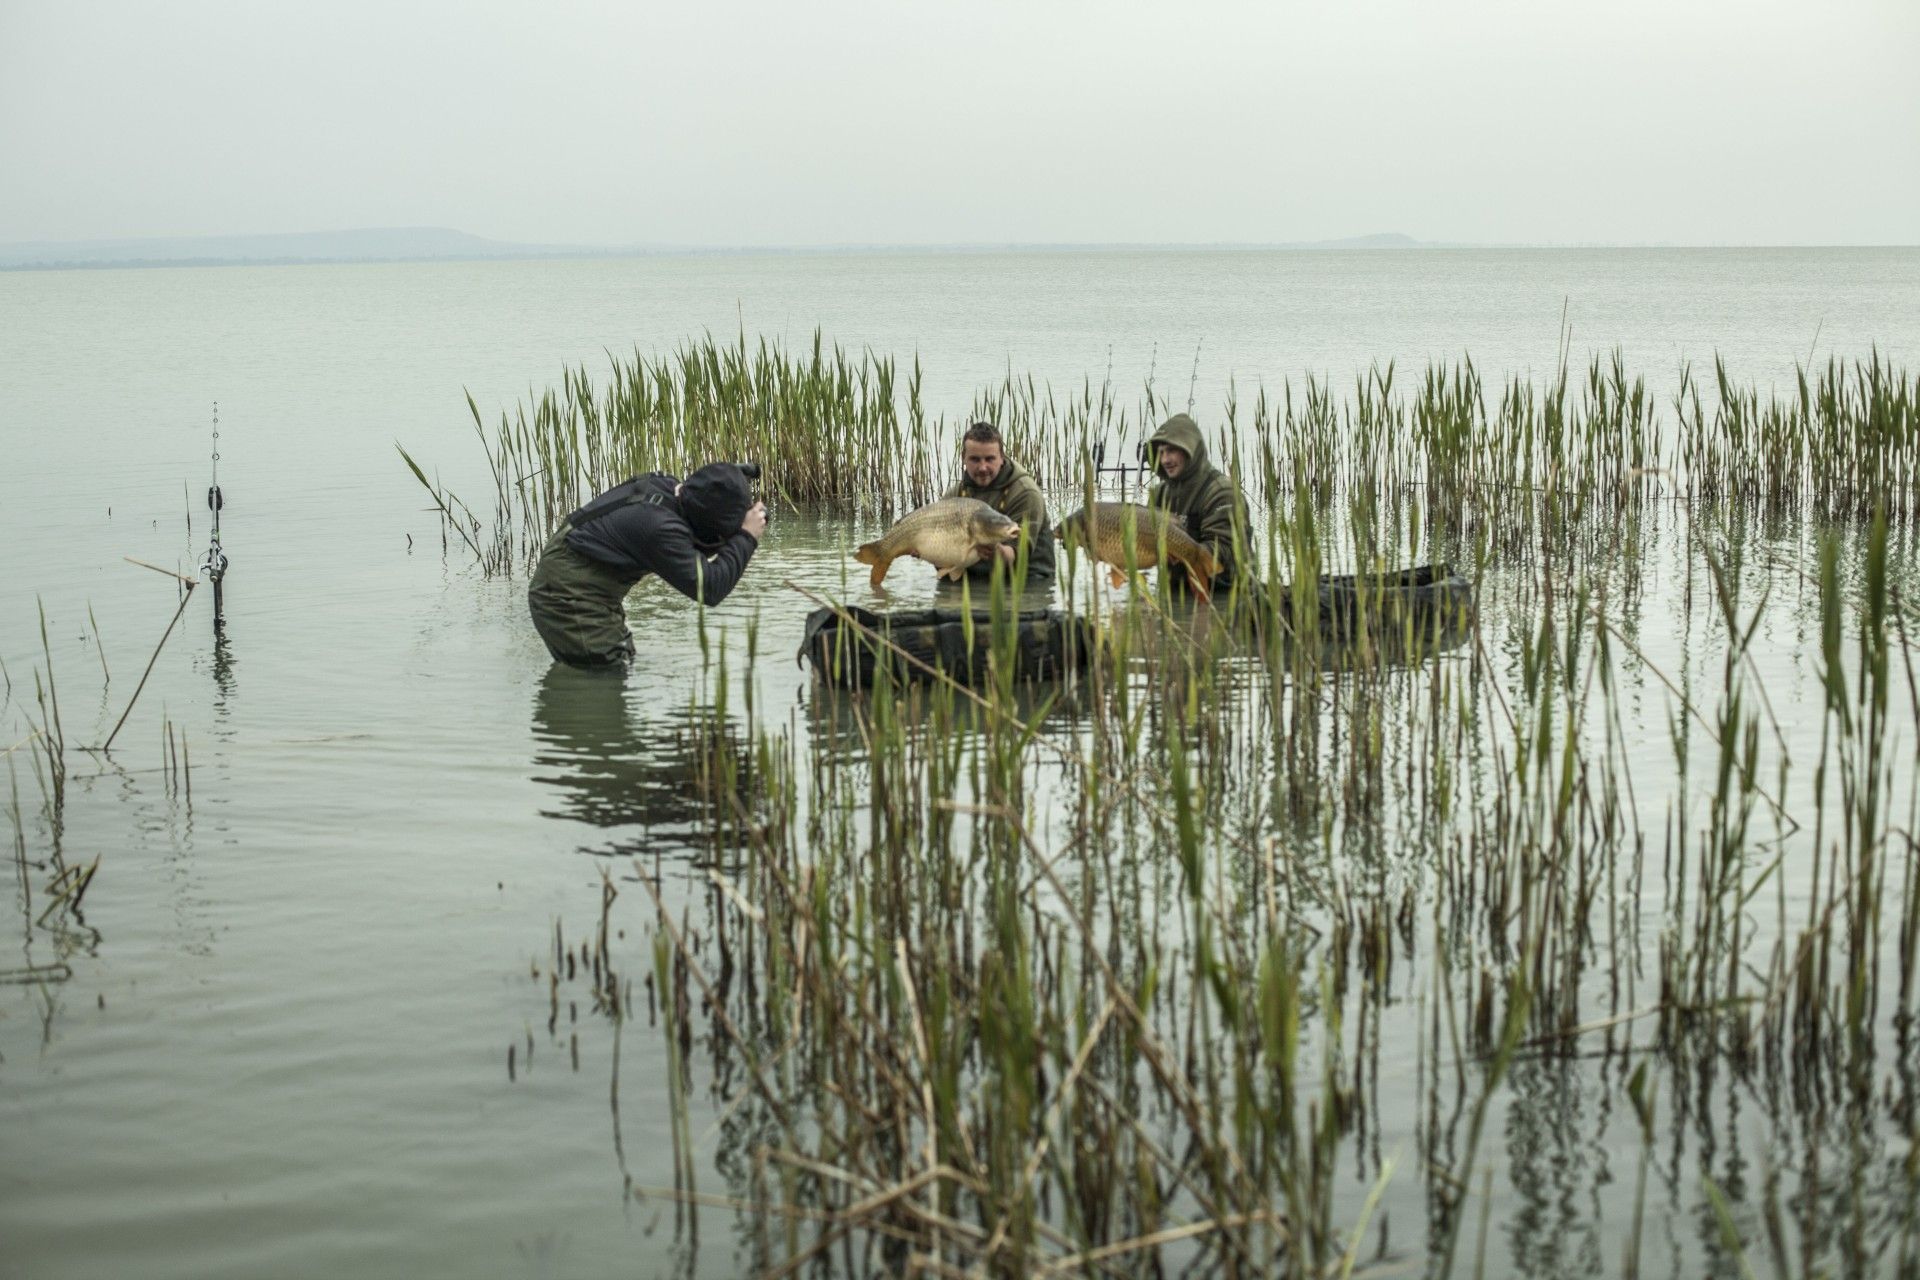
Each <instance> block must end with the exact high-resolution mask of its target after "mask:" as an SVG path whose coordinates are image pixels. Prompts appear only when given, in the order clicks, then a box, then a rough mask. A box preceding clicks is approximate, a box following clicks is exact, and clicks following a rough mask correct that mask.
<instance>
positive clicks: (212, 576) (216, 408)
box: [200, 400, 227, 637]
mask: <svg viewBox="0 0 1920 1280" xmlns="http://www.w3.org/2000/svg"><path fill="white" fill-rule="evenodd" d="M226 503H227V500H226V496H225V495H224V494H222V493H221V492H220V402H219V401H218V400H215V401H214V402H213V483H212V485H210V486H209V487H208V489H207V507H208V509H209V510H211V511H212V512H213V540H212V541H211V542H210V543H209V544H208V545H207V554H206V558H205V559H203V560H201V561H200V572H201V573H202V574H204V575H206V578H207V581H209V582H211V583H212V584H213V634H214V635H215V636H216V637H218V636H219V634H220V632H221V630H222V628H224V627H225V626H226V616H225V611H224V608H223V606H224V604H225V601H224V599H223V593H222V590H221V580H222V579H224V578H225V577H226V576H227V553H226V552H225V551H224V550H222V549H221V546H220V508H222V507H224V506H225V505H226Z"/></svg>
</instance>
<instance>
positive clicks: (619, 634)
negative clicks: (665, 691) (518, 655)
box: [527, 462, 767, 667]
mask: <svg viewBox="0 0 1920 1280" xmlns="http://www.w3.org/2000/svg"><path fill="white" fill-rule="evenodd" d="M759 475H760V468H759V467H757V466H754V465H752V464H750V463H749V464H743V465H735V464H734V463H731V462H714V463H709V464H708V465H706V466H704V467H701V468H700V469H699V470H698V471H696V472H694V473H693V474H692V475H690V476H688V477H687V478H686V480H685V481H684V482H682V481H680V480H676V479H675V478H674V477H673V476H670V475H664V474H661V473H658V472H656V473H654V474H652V475H644V476H636V477H635V478H634V479H632V480H629V481H627V482H626V483H625V484H622V485H616V486H615V487H613V488H612V489H609V490H607V492H605V493H603V494H601V495H600V496H599V497H597V498H595V499H594V500H593V501H592V502H589V503H588V504H587V505H586V506H584V507H581V508H580V509H579V510H578V511H575V512H573V513H572V514H571V515H569V516H568V517H567V518H566V520H564V521H563V522H562V523H561V525H560V527H559V528H558V529H556V530H554V533H553V536H552V537H551V538H549V539H548V540H547V545H546V547H545V549H543V550H542V551H541V552H540V563H539V565H538V567H536V568H535V569H534V571H533V582H532V585H530V586H529V587H528V588H527V608H528V610H529V611H530V612H531V613H532V614H533V626H534V630H536V631H538V632H539V633H540V638H541V639H542V640H544V641H546V645H547V651H548V652H549V653H551V654H552V655H553V656H554V657H555V658H558V659H559V660H560V661H561V662H567V663H572V664H573V665H574V666H578V667H607V666H619V665H622V664H624V663H626V662H627V661H629V660H630V659H631V658H632V657H633V635H632V633H631V632H629V631H628V630H627V615H626V608H625V605H626V599H627V592H629V591H631V590H632V589H633V587H634V584H635V583H637V582H639V581H640V579H642V578H644V577H646V576H647V575H648V574H650V573H651V574H654V575H656V576H658V577H659V578H660V579H661V580H662V581H664V582H665V583H666V584H667V585H668V586H670V587H672V588H673V589H674V590H676V591H678V592H679V593H680V594H681V595H683V596H686V597H687V598H688V599H689V600H693V601H695V602H697V603H699V604H709V605H711V604H719V603H720V602H721V601H722V600H724V599H726V598H727V593H728V592H730V591H732V590H733V587H734V584H735V583H736V582H738V581H739V580H740V575H741V574H743V573H745V572H746V569H747V561H749V560H751V559H752V558H753V552H754V549H755V548H756V547H758V546H759V544H760V535H761V534H763V533H765V532H766V529H767V508H766V505H765V504H764V503H760V502H755V501H754V500H753V491H752V487H751V481H753V480H755V479H757V478H758V477H759Z"/></svg>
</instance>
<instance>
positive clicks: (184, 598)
mask: <svg viewBox="0 0 1920 1280" xmlns="http://www.w3.org/2000/svg"><path fill="white" fill-rule="evenodd" d="M127 559H128V561H130V562H131V563H133V564H137V565H139V566H140V567H141V568H143V569H152V570H153V571H154V572H155V573H164V574H166V575H167V576H168V577H170V578H178V579H179V580H180V581H181V582H183V583H185V584H186V588H187V589H186V591H185V593H184V594H182V595H181V597H180V607H179V608H178V609H175V610H174V611H173V620H172V621H171V622H168V623H167V629H166V630H165V631H163V632H161V634H160V643H159V644H157V645H155V646H153V656H152V657H150V658H148V659H147V669H146V670H145V671H142V672H141V673H140V683H139V684H137V685H135V686H134V687H133V696H132V697H131V698H128V699H127V709H126V710H125V711H122V712H121V713H120V719H119V720H117V721H115V722H114V726H113V732H112V733H110V734H108V735H107V740H106V741H105V742H103V743H101V744H100V751H101V754H103V755H104V754H105V753H106V752H107V751H108V750H110V749H111V748H112V746H113V740H114V739H115V738H116V737H118V736H119V734H120V729H121V726H122V725H124V724H126V722H127V717H128V716H130V715H132V714H133V704H134V703H136V702H138V701H140V691H141V690H142V689H144V688H146V687H147V677H148V676H150V675H152V674H153V664H154V663H156V662H158V661H159V660H160V651H161V650H162V649H164V648H166V647H167V638H168V637H169V636H171V635H172V634H173V629H174V627H175V626H177V625H178V624H179V622H180V615H181V614H183V613H185V612H186V611H187V602H188V601H189V600H191V599H193V589H194V588H195V587H197V586H199V585H200V584H199V583H198V582H197V581H195V580H194V579H192V578H188V577H185V576H183V575H181V574H178V573H173V572H171V571H169V570H166V569H162V568H159V567H158V566H156V565H150V564H148V563H146V562H145V561H143V560H135V559H133V557H132V556H128V557H127Z"/></svg>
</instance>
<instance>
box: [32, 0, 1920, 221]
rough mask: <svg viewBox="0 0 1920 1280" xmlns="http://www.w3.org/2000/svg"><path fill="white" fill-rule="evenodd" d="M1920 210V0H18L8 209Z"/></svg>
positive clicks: (519, 212)
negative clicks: (1165, 0) (1151, 0)
mask: <svg viewBox="0 0 1920 1280" xmlns="http://www.w3.org/2000/svg"><path fill="white" fill-rule="evenodd" d="M415 225H433V226H449V227H457V228H459V229H461V230H465V231H470V232H474V233H476V234H479V235H484V236H490V237H495V238H499V239H508V240H523V241H541V242H568V243H621V244H627V243H675V244H702V245H799V244H874V243H889V244H893V243H900V244H905V243H955V242H964V243H1000V242H1037V243H1059V242H1071V243H1087V242H1100V243H1107V242H1170V243H1207V242H1218V241H1235V242H1244V241H1255V242H1267V241H1290V240H1312V239H1321V238H1332V237H1340V236H1348V235H1357V234H1364V233H1368V232H1376V231H1399V232H1404V233H1406V234H1409V235H1412V236H1415V237H1418V238H1420V239H1426V240H1444V241H1470V242H1495V243H1502V242H1528V243H1554V244H1565V243H1594V242H1602V243H1627V244H1634V243H1649V242H1660V243H1682V244H1894V243H1897V244H1914V243H1920V3H1915V0H1825V2H1824V3H1815V2H1814V0H1793V2H1791V3H1788V2H1786V0H1593V2H1587V0H1582V2H1581V3H1577V4H1576V3H1570V2H1566V0H1358V2H1352V3H1341V2H1336V0H1312V2H1310V3H1296V2H1293V0H1252V2H1248V3H1240V2H1238V0H1234V2H1224V0H1223V2H1219V3H1209V2H1206V0H1189V2H1187V3H1179V4H1155V5H1147V4H1131V3H1123V2H1109V3H1095V2H1090V0H1089V2H1081V0H1017V2H1013V3H999V2H998V0H994V2H976V3H968V4H935V3H905V2H901V3H881V2H878V0H775V2H772V3H732V2H729V0H690V2H688V3H681V4H674V5H657V4H649V3H642V2H639V0H608V2H606V3H598V2H591V3H589V2H583V3H572V4H569V3H543V4H537V5H536V4H532V3H504V2H494V0H463V2H461V3H452V2H449V3H408V2H407V0H380V2H379V3H360V2H359V0H302V2H301V3H297V4H282V3H275V2H272V0H236V2H234V3H202V2H197V0H187V2H184V3H165V4H161V3H142V4H127V3H90V2H89V0H58V2H56V3H40V2H38V0H0V241H18V240H47V239H62V240H64V239H89V238H107V237H123V236H147V235H224V234H237V233H247V232H279V231H308V230H330V229H341V228H348V227H391V226H415Z"/></svg>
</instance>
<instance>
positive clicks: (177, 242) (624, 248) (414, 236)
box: [0, 227, 1425, 271]
mask: <svg viewBox="0 0 1920 1280" xmlns="http://www.w3.org/2000/svg"><path fill="white" fill-rule="evenodd" d="M1422 247H1425V246H1424V245H1423V244H1422V242H1421V241H1418V240H1415V239H1414V238H1413V237H1412V236H1407V235H1402V234H1400V233H1399V232H1393V231H1389V232H1381V233H1379V234H1376V235H1366V236H1349V237H1347V238H1345V239H1342V240H1312V241H1303V242H1297V243H1292V244H1273V243H1267V244H1168V245H1158V244H944V245H910V244H899V245H881V244H876V245H793V246H785V247H778V246H755V247H740V248H723V247H718V246H700V245H619V246H616V245H569V244H517V243H515V242H513V241H510V240H488V239H486V238H485V237H483V236H476V235H469V234H468V233H467V232H465V231H455V230H454V229H452V228H451V227H371V228H363V229H360V230H353V231H298V232H286V233H280V234H274V235H246V236H172V237H149V238H145V239H128V240H39V241H27V242H23V243H18V244H0V271H33V270H48V271H51V270H65V269H74V268H85V267H207V266H242V265H253V266H269V265H282V264H303V263H322V262H462V261H466V262H471V261H479V260H486V259H494V260H502V259H508V258H599V257H614V256H623V255H629V254H642V253H713V252H724V253H748V254H752V253H872V252H890V253H928V252H975V253H977V252H988V253H1000V252H1009V251H1012V252H1036V253H1047V252H1062V251H1068V252H1072V251H1088V250H1091V251H1099V250H1108V249H1169V250H1208V249H1299V250H1315V249H1417V248H1422Z"/></svg>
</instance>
